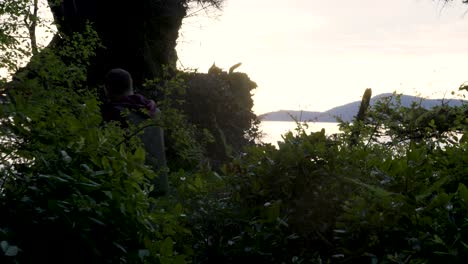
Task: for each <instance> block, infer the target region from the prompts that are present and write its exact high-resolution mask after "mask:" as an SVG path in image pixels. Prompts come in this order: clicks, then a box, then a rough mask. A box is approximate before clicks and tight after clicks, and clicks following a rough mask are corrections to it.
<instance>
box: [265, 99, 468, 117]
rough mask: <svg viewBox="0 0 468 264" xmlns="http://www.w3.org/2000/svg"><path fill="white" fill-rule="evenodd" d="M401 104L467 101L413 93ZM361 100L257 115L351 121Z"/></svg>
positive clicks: (454, 104)
mask: <svg viewBox="0 0 468 264" xmlns="http://www.w3.org/2000/svg"><path fill="white" fill-rule="evenodd" d="M391 95H392V93H383V94H379V95H376V96H373V97H372V98H371V100H370V105H374V104H375V102H376V101H377V100H379V99H381V98H383V97H388V96H391ZM400 99H401V105H402V106H405V107H409V106H411V104H412V103H413V102H417V103H421V106H422V107H424V108H426V109H430V108H432V107H435V106H438V105H441V104H442V102H446V103H447V104H448V105H449V106H461V105H462V104H463V103H465V104H467V103H468V101H466V100H461V99H425V98H422V97H418V96H413V95H401V97H400ZM360 104H361V101H354V102H351V103H347V104H344V105H341V106H337V107H333V108H331V109H328V110H326V111H324V112H319V111H302V110H278V111H273V112H268V113H265V114H261V115H259V119H260V120H261V121H295V120H297V121H315V122H336V118H335V116H337V117H340V118H341V119H343V120H344V121H348V122H349V121H351V120H352V119H353V118H354V116H355V115H356V114H357V112H358V110H359V106H360Z"/></svg>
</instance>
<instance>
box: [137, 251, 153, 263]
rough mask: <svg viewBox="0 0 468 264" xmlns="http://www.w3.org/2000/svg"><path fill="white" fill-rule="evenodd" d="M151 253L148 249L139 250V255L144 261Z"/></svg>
mask: <svg viewBox="0 0 468 264" xmlns="http://www.w3.org/2000/svg"><path fill="white" fill-rule="evenodd" d="M149 255H150V252H149V250H147V249H140V250H138V257H140V259H141V261H143V259H144V258H145V257H149Z"/></svg>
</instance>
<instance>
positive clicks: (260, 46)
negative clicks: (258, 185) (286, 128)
mask: <svg viewBox="0 0 468 264" xmlns="http://www.w3.org/2000/svg"><path fill="white" fill-rule="evenodd" d="M458 2H461V0H457V3H452V4H449V5H446V6H445V7H443V5H442V3H441V2H439V1H437V0H436V1H433V0H359V1H345V0H326V1H325V0H288V1H285V0H226V3H225V6H224V9H223V11H222V12H220V13H218V16H215V15H213V14H211V15H209V16H206V15H205V16H194V17H192V18H189V19H186V20H185V23H184V26H183V28H182V31H181V36H180V38H179V44H178V46H177V49H178V54H179V58H180V63H181V65H183V66H184V67H188V68H194V69H198V70H199V71H200V72H206V71H207V70H208V68H209V67H210V66H211V65H212V64H213V62H216V65H218V66H219V67H221V68H224V69H229V67H230V66H232V65H234V64H236V63H238V62H242V66H241V67H240V68H238V71H242V72H246V73H248V74H249V76H250V77H251V79H252V80H254V81H255V82H257V84H258V88H257V89H256V90H255V93H254V100H255V106H254V111H255V112H256V113H257V114H262V113H265V112H268V111H274V110H279V109H287V110H292V109H302V110H310V111H324V110H327V109H329V108H332V107H334V106H337V105H341V104H344V103H348V102H351V101H355V100H360V98H361V96H362V93H363V92H364V90H365V88H372V89H373V93H374V95H377V94H379V93H383V92H393V91H397V92H403V93H405V94H412V95H414V94H421V95H423V96H426V97H432V98H434V97H443V96H444V94H445V93H447V97H449V96H450V92H451V91H453V90H456V89H457V88H458V86H459V85H460V84H461V83H463V82H465V81H468V15H466V17H465V16H464V14H465V12H467V10H468V5H466V6H463V5H461V4H460V3H458Z"/></svg>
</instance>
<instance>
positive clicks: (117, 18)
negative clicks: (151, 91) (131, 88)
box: [48, 0, 187, 86]
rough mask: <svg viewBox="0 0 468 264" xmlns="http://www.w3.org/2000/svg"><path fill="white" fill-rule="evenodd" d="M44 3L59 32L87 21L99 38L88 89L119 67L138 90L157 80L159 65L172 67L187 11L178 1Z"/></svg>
mask: <svg viewBox="0 0 468 264" xmlns="http://www.w3.org/2000/svg"><path fill="white" fill-rule="evenodd" d="M48 2H49V5H50V6H51V9H52V13H53V15H54V19H55V22H56V24H57V26H58V31H59V33H64V34H66V35H70V34H71V33H74V32H82V31H83V30H84V28H85V25H86V23H87V22H88V21H89V22H91V23H92V25H93V28H94V30H96V31H97V33H98V35H99V37H100V38H101V41H102V44H103V45H104V47H105V48H104V49H100V50H98V51H97V55H96V57H95V59H94V60H93V61H92V62H91V66H90V69H89V71H88V82H89V84H90V85H95V84H99V83H102V79H103V76H104V75H105V73H106V72H107V71H108V70H109V69H111V68H116V67H120V68H124V69H126V70H128V71H129V72H130V73H131V74H132V76H133V78H134V83H135V85H136V86H140V85H141V84H142V82H143V81H144V80H145V79H147V78H149V79H152V78H155V77H157V76H159V75H160V73H161V65H171V66H175V65H176V61H177V54H176V51H175V47H176V40H177V38H178V31H179V29H180V27H181V25H182V19H183V18H184V17H185V15H186V11H187V7H186V4H185V1H183V0H138V1H123V0H99V1H96V0H62V1H60V2H61V3H59V4H57V3H56V2H57V0H48ZM52 45H60V41H58V42H55V43H54V44H52ZM51 48H54V47H51Z"/></svg>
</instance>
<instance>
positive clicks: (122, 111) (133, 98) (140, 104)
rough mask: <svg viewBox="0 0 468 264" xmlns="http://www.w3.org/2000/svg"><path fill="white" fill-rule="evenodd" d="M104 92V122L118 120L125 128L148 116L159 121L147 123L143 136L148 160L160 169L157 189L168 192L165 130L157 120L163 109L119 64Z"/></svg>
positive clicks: (105, 84)
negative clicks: (138, 89)
mask: <svg viewBox="0 0 468 264" xmlns="http://www.w3.org/2000/svg"><path fill="white" fill-rule="evenodd" d="M104 92H105V94H106V97H107V99H108V102H106V103H104V105H103V107H102V117H103V120H104V122H111V121H117V122H118V123H119V125H120V126H121V127H122V128H124V129H128V128H129V127H130V126H131V125H135V126H138V125H139V124H141V123H142V122H144V121H146V120H148V119H152V120H154V121H155V125H154V126H145V128H144V129H143V134H141V135H140V139H141V141H142V143H143V144H144V149H145V152H146V159H145V163H146V164H147V165H150V166H151V167H152V168H153V169H154V170H155V171H159V184H155V190H156V193H157V194H159V195H165V194H166V193H167V191H168V179H167V164H166V154H165V147H164V131H163V129H162V128H161V127H160V126H158V125H157V124H156V123H157V122H158V120H160V118H161V111H159V109H158V108H157V107H156V103H155V102H154V101H153V100H149V99H147V98H145V97H144V96H143V95H140V94H135V93H134V89H133V80H132V76H131V75H130V73H129V72H128V71H126V70H124V69H120V68H115V69H112V70H110V71H109V72H108V73H107V74H106V76H105V82H104ZM126 113H128V115H126Z"/></svg>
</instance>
